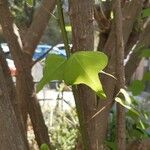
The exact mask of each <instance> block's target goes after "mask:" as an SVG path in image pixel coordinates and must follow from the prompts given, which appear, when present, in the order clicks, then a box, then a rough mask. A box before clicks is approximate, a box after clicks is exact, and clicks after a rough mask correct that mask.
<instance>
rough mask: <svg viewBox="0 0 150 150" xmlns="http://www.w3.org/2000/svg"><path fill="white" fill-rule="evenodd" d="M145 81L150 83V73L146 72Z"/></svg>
mask: <svg viewBox="0 0 150 150" xmlns="http://www.w3.org/2000/svg"><path fill="white" fill-rule="evenodd" d="M143 81H150V72H145V73H144V76H143Z"/></svg>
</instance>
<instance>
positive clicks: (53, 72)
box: [37, 54, 66, 92]
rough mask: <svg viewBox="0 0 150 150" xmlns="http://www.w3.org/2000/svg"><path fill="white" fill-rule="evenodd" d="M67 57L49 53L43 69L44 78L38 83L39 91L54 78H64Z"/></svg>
mask: <svg viewBox="0 0 150 150" xmlns="http://www.w3.org/2000/svg"><path fill="white" fill-rule="evenodd" d="M65 62H66V59H65V58H64V57H62V56H58V55H55V54H50V55H48V57H47V59H46V61H45V67H44V70H43V78H42V79H41V81H40V82H39V83H38V85H37V92H39V91H40V90H41V89H42V88H43V86H44V85H45V84H47V83H49V82H50V81H52V80H63V74H64V66H65Z"/></svg>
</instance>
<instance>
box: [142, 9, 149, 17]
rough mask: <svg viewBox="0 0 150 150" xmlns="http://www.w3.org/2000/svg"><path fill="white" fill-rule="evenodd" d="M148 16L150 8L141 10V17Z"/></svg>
mask: <svg viewBox="0 0 150 150" xmlns="http://www.w3.org/2000/svg"><path fill="white" fill-rule="evenodd" d="M149 16H150V8H146V9H144V10H143V11H142V17H143V18H144V17H149Z"/></svg>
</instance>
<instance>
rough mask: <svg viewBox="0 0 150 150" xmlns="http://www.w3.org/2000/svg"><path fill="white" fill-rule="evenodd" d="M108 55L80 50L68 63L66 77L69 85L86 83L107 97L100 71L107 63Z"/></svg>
mask: <svg viewBox="0 0 150 150" xmlns="http://www.w3.org/2000/svg"><path fill="white" fill-rule="evenodd" d="M107 61H108V60H107V56H106V55H105V54H104V53H101V52H93V51H88V52H87V51H86V52H85V51H80V52H76V53H74V54H73V55H71V57H70V58H69V60H68V62H67V63H66V67H65V73H64V79H65V82H66V83H67V84H69V85H72V84H86V85H87V86H89V87H90V88H91V89H92V90H94V91H95V92H96V94H97V95H98V96H100V97H103V98H104V97H106V96H105V94H104V92H103V89H102V85H101V83H100V80H99V77H98V73H99V72H100V71H101V70H102V69H104V68H105V67H106V65H107Z"/></svg>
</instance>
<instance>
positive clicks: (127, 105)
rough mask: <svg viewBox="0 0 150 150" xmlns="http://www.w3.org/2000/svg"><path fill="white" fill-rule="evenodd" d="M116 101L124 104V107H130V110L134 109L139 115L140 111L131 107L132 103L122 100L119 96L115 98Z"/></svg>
mask: <svg viewBox="0 0 150 150" xmlns="http://www.w3.org/2000/svg"><path fill="white" fill-rule="evenodd" d="M115 101H116V102H118V103H119V104H120V105H122V106H123V107H125V108H127V109H129V110H130V111H132V112H133V113H134V114H136V115H137V116H139V113H138V111H136V110H135V109H134V108H133V107H131V105H129V104H128V103H127V102H126V101H125V100H122V99H121V98H119V97H116V98H115Z"/></svg>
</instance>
